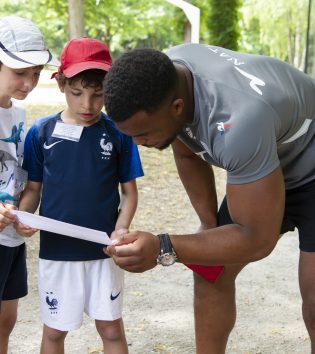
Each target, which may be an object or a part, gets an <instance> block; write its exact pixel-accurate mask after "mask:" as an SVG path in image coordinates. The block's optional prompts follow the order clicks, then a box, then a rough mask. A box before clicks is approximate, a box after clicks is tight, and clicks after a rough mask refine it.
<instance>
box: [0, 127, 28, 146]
mask: <svg viewBox="0 0 315 354" xmlns="http://www.w3.org/2000/svg"><path fill="white" fill-rule="evenodd" d="M23 125H24V122H20V123H19V127H17V126H16V125H13V127H12V133H11V136H9V137H5V138H0V141H4V142H6V143H13V144H15V148H16V151H17V150H18V144H19V143H20V142H21V141H22V140H21V132H22V131H24V130H23Z"/></svg>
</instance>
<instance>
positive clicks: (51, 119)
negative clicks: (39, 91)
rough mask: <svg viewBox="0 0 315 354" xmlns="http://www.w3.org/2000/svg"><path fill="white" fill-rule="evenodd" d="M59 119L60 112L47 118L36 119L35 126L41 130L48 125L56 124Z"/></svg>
mask: <svg viewBox="0 0 315 354" xmlns="http://www.w3.org/2000/svg"><path fill="white" fill-rule="evenodd" d="M59 117H60V112H58V113H53V114H49V115H47V116H44V117H41V118H38V119H36V120H35V122H34V123H33V126H36V127H38V128H39V127H41V126H43V125H45V124H47V123H50V122H55V121H56V120H57V119H58V118H59Z"/></svg>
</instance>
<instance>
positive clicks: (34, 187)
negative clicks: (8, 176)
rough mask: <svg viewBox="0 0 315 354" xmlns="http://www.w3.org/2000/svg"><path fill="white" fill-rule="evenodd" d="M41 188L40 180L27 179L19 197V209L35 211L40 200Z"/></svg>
mask: <svg viewBox="0 0 315 354" xmlns="http://www.w3.org/2000/svg"><path fill="white" fill-rule="evenodd" d="M41 190H42V183H41V182H33V181H28V182H27V184H26V187H25V189H24V191H23V192H22V195H21V198H20V203H19V210H22V211H27V212H29V213H35V211H36V210H37V208H38V205H39V202H40V194H41Z"/></svg>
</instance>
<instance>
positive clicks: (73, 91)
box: [57, 80, 104, 126]
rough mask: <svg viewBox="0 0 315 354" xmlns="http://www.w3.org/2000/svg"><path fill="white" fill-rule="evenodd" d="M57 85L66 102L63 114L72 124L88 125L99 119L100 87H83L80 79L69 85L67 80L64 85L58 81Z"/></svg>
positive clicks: (101, 89)
mask: <svg viewBox="0 0 315 354" xmlns="http://www.w3.org/2000/svg"><path fill="white" fill-rule="evenodd" d="M57 81H58V80H57ZM58 85H59V88H60V91H61V92H63V93H64V94H65V96H66V101H67V104H68V108H67V109H66V111H65V115H66V117H67V118H68V119H70V120H71V121H72V122H73V123H74V124H81V125H84V126H89V125H92V124H94V123H96V122H97V121H98V120H99V119H100V113H101V110H102V108H103V105H104V99H103V97H104V94H103V88H102V87H91V86H87V87H84V86H82V82H81V80H76V81H74V82H73V83H72V84H71V85H69V82H68V81H66V83H65V84H64V85H62V84H61V83H60V82H59V81H58Z"/></svg>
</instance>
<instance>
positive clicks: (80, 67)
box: [62, 61, 111, 78]
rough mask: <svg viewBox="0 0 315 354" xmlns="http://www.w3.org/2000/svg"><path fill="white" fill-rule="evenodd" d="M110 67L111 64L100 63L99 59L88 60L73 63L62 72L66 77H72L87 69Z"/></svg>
mask: <svg viewBox="0 0 315 354" xmlns="http://www.w3.org/2000/svg"><path fill="white" fill-rule="evenodd" d="M110 67H111V65H110V64H105V63H100V62H99V61H87V62H82V63H76V64H73V65H71V66H70V67H69V68H67V69H65V70H63V71H62V72H63V74H64V76H65V77H68V78H70V77H73V76H75V75H77V74H79V73H80V72H82V71H85V70H90V69H99V70H104V71H108V70H109V69H110Z"/></svg>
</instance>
